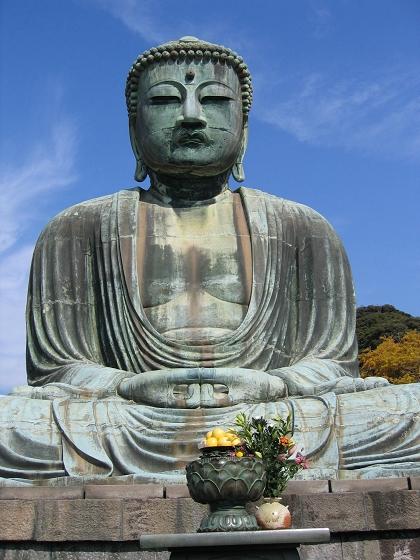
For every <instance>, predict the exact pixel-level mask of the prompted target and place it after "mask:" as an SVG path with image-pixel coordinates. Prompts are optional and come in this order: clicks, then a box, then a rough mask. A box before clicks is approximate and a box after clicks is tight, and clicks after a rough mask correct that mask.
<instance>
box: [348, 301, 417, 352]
mask: <svg viewBox="0 0 420 560" xmlns="http://www.w3.org/2000/svg"><path fill="white" fill-rule="evenodd" d="M408 330H414V331H420V317H413V316H412V315H409V314H408V313H404V312H403V311H400V310H398V309H396V308H395V307H394V306H393V305H368V306H367V307H359V308H358V309H357V313H356V336H357V340H358V343H359V352H362V351H363V350H366V349H367V348H370V349H371V350H374V349H375V348H376V347H377V346H379V344H380V343H381V340H382V338H383V337H386V336H391V337H392V338H393V339H394V340H395V341H396V342H398V341H400V340H401V339H402V337H403V336H404V334H405V333H406V332H407V331H408Z"/></svg>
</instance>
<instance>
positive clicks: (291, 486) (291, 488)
mask: <svg viewBox="0 0 420 560" xmlns="http://www.w3.org/2000/svg"><path fill="white" fill-rule="evenodd" d="M329 491H330V489H329V481H328V480H290V481H289V482H288V483H287V486H286V489H285V490H284V492H283V494H284V495H285V496H287V495H289V494H296V495H299V496H300V495H303V494H328V492H329Z"/></svg>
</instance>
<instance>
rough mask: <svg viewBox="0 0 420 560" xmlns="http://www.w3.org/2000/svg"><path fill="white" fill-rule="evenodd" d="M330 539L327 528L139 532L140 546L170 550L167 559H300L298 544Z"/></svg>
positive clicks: (149, 548)
mask: <svg viewBox="0 0 420 560" xmlns="http://www.w3.org/2000/svg"><path fill="white" fill-rule="evenodd" d="M329 540H330V531H329V529H325V528H323V529H286V530H283V531H239V532H235V533H234V532H232V533H230V532H226V533H204V534H203V533H201V534H194V533H183V534H182V533H181V534H179V533H178V534H172V535H171V534H166V535H165V534H164V535H142V536H141V537H140V548H141V549H142V550H149V551H155V550H160V551H162V550H169V551H170V552H171V556H170V560H299V559H300V556H299V553H298V548H299V546H300V545H301V544H315V543H316V544H318V543H325V542H328V541H329Z"/></svg>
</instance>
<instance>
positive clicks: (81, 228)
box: [38, 189, 134, 242]
mask: <svg viewBox="0 0 420 560" xmlns="http://www.w3.org/2000/svg"><path fill="white" fill-rule="evenodd" d="M133 191H134V189H133V190H130V189H125V190H122V191H119V192H117V193H114V194H110V195H105V196H101V197H98V198H92V199H90V200H86V201H84V202H79V203H77V204H74V205H73V206H70V207H68V208H66V209H64V210H62V211H61V212H60V213H59V214H57V215H56V216H54V218H52V219H51V220H50V221H49V222H48V223H47V225H46V226H45V228H44V230H43V231H42V233H41V235H40V237H39V240H38V242H41V241H42V240H44V239H45V238H47V237H49V238H51V237H54V238H57V237H63V236H71V237H75V236H76V237H77V236H80V237H88V236H89V234H90V233H92V232H94V231H95V229H96V228H98V227H100V222H101V217H102V216H103V215H104V213H109V212H111V210H112V206H113V204H114V203H115V201H116V200H117V199H118V197H120V196H121V195H123V196H124V195H125V196H127V194H126V193H130V192H133ZM131 196H133V195H131Z"/></svg>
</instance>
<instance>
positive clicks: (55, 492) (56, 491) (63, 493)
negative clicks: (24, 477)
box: [0, 486, 85, 500]
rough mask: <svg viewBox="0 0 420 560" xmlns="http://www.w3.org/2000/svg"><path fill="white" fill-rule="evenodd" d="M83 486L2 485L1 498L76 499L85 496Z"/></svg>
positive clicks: (0, 489) (0, 488)
mask: <svg viewBox="0 0 420 560" xmlns="http://www.w3.org/2000/svg"><path fill="white" fill-rule="evenodd" d="M84 494H85V491H84V488H83V486H63V487H57V488H50V487H48V486H32V487H31V486H28V487H26V488H25V487H22V486H2V487H0V500H76V499H83V498H84Z"/></svg>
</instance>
